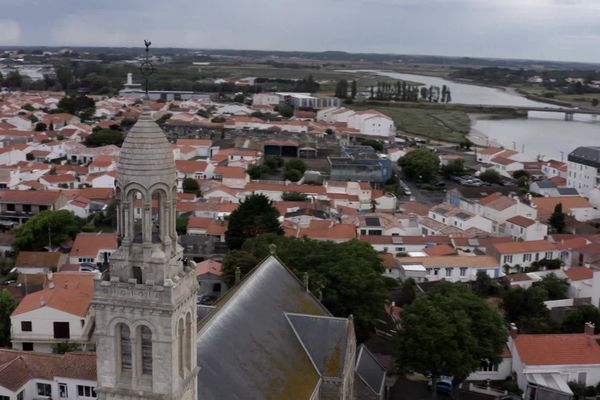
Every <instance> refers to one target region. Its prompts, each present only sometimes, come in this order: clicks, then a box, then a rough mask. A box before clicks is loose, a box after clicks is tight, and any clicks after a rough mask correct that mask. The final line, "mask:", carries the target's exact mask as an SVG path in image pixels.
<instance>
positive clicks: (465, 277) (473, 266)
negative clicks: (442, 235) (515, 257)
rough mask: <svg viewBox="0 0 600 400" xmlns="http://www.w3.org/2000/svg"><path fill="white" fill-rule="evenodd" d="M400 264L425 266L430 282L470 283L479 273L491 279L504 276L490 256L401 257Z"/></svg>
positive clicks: (498, 264)
mask: <svg viewBox="0 0 600 400" xmlns="http://www.w3.org/2000/svg"><path fill="white" fill-rule="evenodd" d="M398 262H399V264H400V265H401V266H403V265H411V266H415V265H421V266H423V267H424V268H425V270H426V272H427V274H426V275H425V277H426V279H427V280H429V281H438V280H447V281H450V282H470V281H474V280H475V279H476V277H477V272H479V271H484V272H485V273H487V274H488V276H489V277H490V278H499V277H501V276H504V274H503V273H502V269H501V268H500V263H498V260H496V259H495V258H494V257H490V256H431V257H400V258H398Z"/></svg>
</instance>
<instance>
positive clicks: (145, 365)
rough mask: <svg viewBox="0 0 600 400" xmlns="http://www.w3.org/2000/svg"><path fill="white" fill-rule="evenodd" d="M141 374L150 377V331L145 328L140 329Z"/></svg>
mask: <svg viewBox="0 0 600 400" xmlns="http://www.w3.org/2000/svg"><path fill="white" fill-rule="evenodd" d="M141 336H142V374H144V375H152V331H150V329H149V328H148V327H147V326H142V328H141Z"/></svg>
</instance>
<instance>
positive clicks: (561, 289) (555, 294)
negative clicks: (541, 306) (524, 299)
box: [533, 273, 569, 300]
mask: <svg viewBox="0 0 600 400" xmlns="http://www.w3.org/2000/svg"><path fill="white" fill-rule="evenodd" d="M533 286H539V287H541V288H543V289H544V290H545V291H546V300H560V299H564V298H566V297H567V290H568V289H569V281H568V280H567V279H561V278H559V277H558V276H556V275H555V274H554V273H550V274H548V275H546V276H544V277H543V278H542V279H541V280H540V281H537V282H534V283H533Z"/></svg>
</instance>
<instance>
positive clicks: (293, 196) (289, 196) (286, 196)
mask: <svg viewBox="0 0 600 400" xmlns="http://www.w3.org/2000/svg"><path fill="white" fill-rule="evenodd" d="M281 200H283V201H307V200H308V196H306V194H305V193H299V192H284V193H283V194H282V195H281Z"/></svg>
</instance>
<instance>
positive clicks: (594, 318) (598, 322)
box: [560, 304, 600, 334]
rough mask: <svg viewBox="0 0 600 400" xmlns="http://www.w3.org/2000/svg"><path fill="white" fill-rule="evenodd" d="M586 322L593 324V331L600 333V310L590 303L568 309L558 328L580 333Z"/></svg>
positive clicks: (566, 331)
mask: <svg viewBox="0 0 600 400" xmlns="http://www.w3.org/2000/svg"><path fill="white" fill-rule="evenodd" d="M586 322H591V323H593V324H594V325H595V329H594V332H595V333H596V334H598V333H600V310H598V309H597V308H596V307H594V306H592V305H591V304H585V305H582V306H579V307H577V308H575V309H574V310H571V311H569V313H568V314H567V315H566V317H565V319H563V322H562V325H561V327H560V329H561V330H562V331H563V332H565V333H581V332H583V327H584V325H585V323H586Z"/></svg>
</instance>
